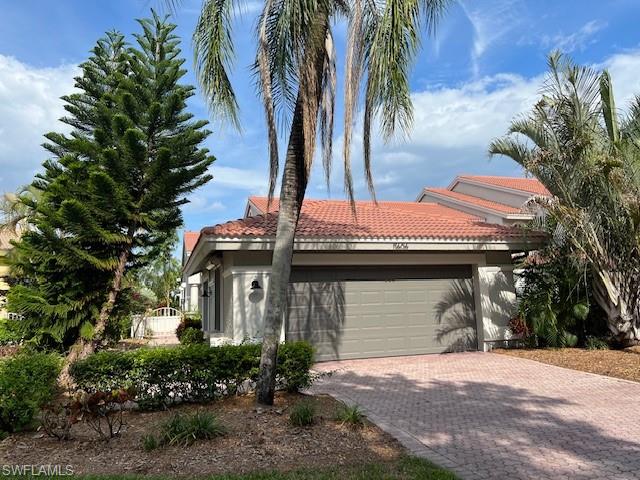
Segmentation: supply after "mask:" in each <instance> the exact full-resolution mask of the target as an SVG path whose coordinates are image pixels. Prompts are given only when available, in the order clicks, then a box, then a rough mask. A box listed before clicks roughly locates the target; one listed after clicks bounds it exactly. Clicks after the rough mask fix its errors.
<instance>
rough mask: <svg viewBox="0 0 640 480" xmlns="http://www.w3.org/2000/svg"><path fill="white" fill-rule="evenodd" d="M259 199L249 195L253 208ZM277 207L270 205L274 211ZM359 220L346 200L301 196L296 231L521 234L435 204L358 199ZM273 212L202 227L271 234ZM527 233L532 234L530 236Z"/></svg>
mask: <svg viewBox="0 0 640 480" xmlns="http://www.w3.org/2000/svg"><path fill="white" fill-rule="evenodd" d="M262 198H263V197H251V200H252V201H253V203H254V204H255V205H256V206H257V204H258V203H260V202H263V201H264V202H266V199H262ZM275 206H276V205H274V206H273V208H274V209H275ZM356 212H357V220H356V219H354V218H353V216H352V212H351V206H350V205H349V202H348V201H346V200H311V199H308V200H305V201H304V204H303V207H302V212H301V214H300V221H299V222H298V228H297V231H296V235H297V236H298V237H307V238H331V237H334V238H369V239H373V238H414V239H447V240H455V239H461V240H463V239H464V240H469V239H483V240H505V239H509V238H522V237H523V233H522V231H521V230H519V229H517V228H512V227H505V226H501V225H494V224H489V223H484V222H483V221H482V220H481V219H479V218H478V217H475V216H473V215H470V214H467V213H464V212H461V211H458V210H454V209H452V208H448V207H445V206H442V205H438V204H436V203H416V202H379V203H378V204H377V205H376V204H374V203H373V202H356ZM276 223H277V212H274V211H271V212H270V213H268V214H264V215H257V216H253V217H247V218H244V219H240V220H235V221H231V222H227V223H223V224H220V225H215V226H212V227H206V228H204V229H202V234H204V235H213V236H219V237H226V238H237V237H273V236H275V233H276ZM529 235H531V234H529Z"/></svg>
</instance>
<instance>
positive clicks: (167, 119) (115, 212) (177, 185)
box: [9, 13, 214, 362]
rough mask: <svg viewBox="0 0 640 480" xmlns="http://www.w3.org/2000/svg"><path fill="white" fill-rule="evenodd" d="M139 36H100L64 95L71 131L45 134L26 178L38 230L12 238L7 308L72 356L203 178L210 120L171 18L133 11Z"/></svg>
mask: <svg viewBox="0 0 640 480" xmlns="http://www.w3.org/2000/svg"><path fill="white" fill-rule="evenodd" d="M139 24H140V26H141V28H142V33H140V34H138V35H136V36H135V38H136V44H137V45H136V46H135V47H134V46H128V45H126V43H125V41H124V38H123V36H122V35H120V34H119V33H115V32H112V33H108V34H107V36H106V37H105V38H104V39H101V40H99V41H98V43H97V45H96V47H95V48H94V49H93V51H92V52H93V55H92V56H91V58H90V59H89V60H88V61H87V62H85V63H84V64H83V65H82V75H81V76H80V77H79V78H77V79H76V87H77V88H78V90H79V93H74V94H72V95H69V96H67V97H64V101H65V103H66V105H65V109H66V111H67V112H68V114H69V115H68V116H67V117H65V118H63V119H61V121H62V122H64V123H66V124H68V125H71V126H72V127H73V131H72V132H71V133H70V134H69V135H62V134H57V133H49V134H47V135H46V138H47V139H48V143H46V144H45V145H44V146H45V148H46V149H47V150H48V151H49V152H51V153H52V155H53V158H52V159H50V160H48V161H46V162H45V163H44V173H42V174H41V175H38V176H37V177H36V179H35V180H34V182H33V185H34V186H35V187H37V188H38V189H39V190H41V191H42V195H41V198H40V199H39V200H38V201H37V202H33V203H32V204H31V205H30V207H31V208H32V218H31V219H30V221H31V222H32V223H33V224H34V225H35V227H36V228H35V229H34V230H32V231H30V232H28V233H26V234H25V235H24V237H23V238H22V240H21V241H20V242H19V244H18V245H17V246H16V255H15V256H14V260H13V269H14V271H15V272H19V273H20V275H21V277H22V279H23V280H22V282H21V284H20V285H18V286H17V287H16V288H14V289H13V290H12V291H11V293H10V295H9V303H10V307H11V309H12V310H13V311H17V312H19V313H21V314H23V315H24V316H25V319H26V320H25V321H26V323H27V324H29V325H31V326H33V327H36V328H37V329H38V330H39V331H40V332H41V333H42V335H48V336H51V337H52V338H54V339H56V340H57V341H60V342H64V343H66V344H67V345H69V344H70V343H72V342H75V345H74V346H73V348H72V349H71V352H70V354H69V357H68V360H69V362H72V361H74V360H75V359H77V358H82V357H84V356H86V355H88V354H89V353H91V352H93V351H94V350H95V348H96V346H98V345H99V344H100V342H101V341H102V338H103V335H104V332H105V328H106V327H107V324H108V322H109V318H110V315H111V313H112V312H113V311H114V308H116V306H117V302H118V298H119V292H120V290H121V289H122V280H123V277H124V275H125V273H127V272H130V271H132V270H134V269H136V268H138V267H140V266H142V265H145V264H147V263H149V262H150V261H151V260H153V259H154V258H155V257H156V256H157V255H158V254H159V253H160V252H161V250H162V246H163V245H165V244H166V243H167V241H168V239H169V238H171V236H172V235H173V234H174V232H175V230H176V228H178V227H180V226H181V225H182V215H181V212H180V206H181V205H183V204H184V203H186V202H187V200H186V199H185V195H186V194H187V193H189V192H191V191H193V190H194V189H196V188H198V187H199V186H201V185H202V184H204V183H206V182H207V181H209V180H210V179H211V176H210V175H208V174H207V169H208V167H209V166H210V165H211V163H212V162H213V160H214V159H213V157H211V156H209V154H208V150H206V149H204V148H201V147H200V144H201V143H202V141H203V140H204V139H205V138H206V137H207V136H208V134H209V133H210V132H209V131H207V130H205V129H204V126H205V125H206V124H207V122H206V121H195V120H193V119H192V115H191V114H190V113H188V112H187V111H186V101H187V99H188V98H189V97H191V96H192V95H193V94H194V88H193V87H191V86H185V85H181V84H180V83H179V81H180V79H181V78H182V77H183V76H184V74H185V73H186V72H185V70H184V69H183V68H182V65H183V63H184V60H183V59H181V58H180V57H179V55H180V49H179V39H178V38H177V37H176V36H175V35H174V34H173V31H174V29H175V25H172V24H170V23H167V19H166V18H164V19H162V18H160V17H158V16H157V15H156V14H155V13H153V17H152V18H151V19H146V20H140V21H139Z"/></svg>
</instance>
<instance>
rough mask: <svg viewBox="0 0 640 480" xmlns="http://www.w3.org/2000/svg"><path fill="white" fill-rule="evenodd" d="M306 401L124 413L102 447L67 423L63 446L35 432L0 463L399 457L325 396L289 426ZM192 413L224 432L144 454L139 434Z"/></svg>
mask: <svg viewBox="0 0 640 480" xmlns="http://www.w3.org/2000/svg"><path fill="white" fill-rule="evenodd" d="M308 398H309V397H308V396H305V395H301V394H285V393H281V394H279V395H278V396H277V398H276V406H275V407H273V408H271V409H264V410H263V409H256V407H255V404H254V398H253V396H245V397H234V398H228V399H224V400H221V401H219V402H216V403H212V404H208V405H184V406H180V407H176V408H172V409H171V410H170V411H164V412H148V413H142V412H127V413H125V415H126V422H127V426H126V430H125V429H123V431H122V432H121V434H120V435H119V436H118V437H116V438H114V439H112V440H111V441H109V442H103V441H100V440H97V439H96V434H95V432H93V431H92V430H90V429H89V428H88V427H87V426H86V425H84V424H77V425H75V426H74V430H73V432H74V433H73V437H74V438H73V439H72V440H68V441H59V440H55V439H52V438H49V437H46V436H43V435H42V434H41V433H40V432H25V433H20V434H15V435H11V436H9V437H8V438H7V439H5V440H3V441H2V442H0V465H1V464H19V465H25V464H26V465H31V464H36V465H40V464H52V465H72V466H73V470H74V473H75V474H117V475H122V474H165V475H179V476H187V477H189V476H203V475H209V474H219V473H231V472H233V473H249V472H254V471H259V470H260V471H282V472H286V471H291V470H297V469H300V468H328V467H336V466H348V465H358V464H364V463H370V462H390V461H395V460H397V459H398V458H400V457H401V456H402V455H403V453H404V449H403V448H402V446H401V445H400V444H399V443H398V442H397V441H396V440H394V439H393V438H392V437H390V436H389V435H387V434H386V433H384V432H383V431H381V430H380V429H379V428H377V427H376V426H374V425H372V424H370V423H367V424H366V425H365V426H364V427H360V428H353V427H350V426H347V425H340V424H339V423H338V422H336V421H335V420H333V416H334V413H335V410H336V407H337V405H338V403H337V402H336V400H334V399H333V398H331V397H329V396H316V397H313V400H314V401H315V402H316V405H317V414H318V418H317V421H316V423H315V424H314V425H312V426H310V427H307V428H297V427H293V426H291V425H290V424H289V408H290V407H291V406H292V405H294V404H295V403H297V402H299V401H301V400H303V399H308ZM197 409H204V410H208V411H211V412H213V413H214V414H215V415H216V416H217V417H218V418H219V419H220V421H221V423H222V424H223V425H225V426H226V427H227V428H228V433H227V434H226V435H225V436H224V437H221V438H218V439H215V440H209V441H198V442H196V443H194V444H193V445H191V446H189V447H178V446H171V447H160V448H158V449H156V450H153V451H151V452H145V451H144V450H143V448H142V437H143V435H144V434H146V433H156V432H157V425H158V423H159V422H161V421H162V420H164V419H166V418H167V417H169V416H170V415H172V414H174V413H176V412H182V413H186V412H192V411H195V410H197Z"/></svg>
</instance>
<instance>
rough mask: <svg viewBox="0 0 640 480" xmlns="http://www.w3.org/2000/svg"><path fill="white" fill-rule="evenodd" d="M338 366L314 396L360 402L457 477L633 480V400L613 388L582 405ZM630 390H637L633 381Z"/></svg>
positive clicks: (639, 453)
mask: <svg viewBox="0 0 640 480" xmlns="http://www.w3.org/2000/svg"><path fill="white" fill-rule="evenodd" d="M463 355H464V354H463ZM414 358H415V357H414ZM441 358H443V359H444V358H447V356H442V357H441ZM360 362H363V361H360ZM372 362H384V360H373V361H372ZM345 363H347V366H346V367H344V368H343V369H341V370H338V371H336V372H335V373H334V374H333V375H331V376H330V377H328V378H325V379H323V380H322V381H320V382H319V383H318V384H317V385H316V386H314V387H313V390H314V392H322V393H329V394H332V395H334V396H336V397H338V398H339V399H341V400H344V401H347V402H349V403H356V404H359V405H360V406H362V407H363V408H364V409H365V410H366V411H367V413H368V414H369V415H370V417H371V419H372V420H374V421H375V422H376V423H379V424H380V425H381V426H382V427H383V428H385V429H386V430H387V431H389V433H392V434H394V435H395V436H397V437H398V438H399V439H400V440H401V441H403V443H405V444H406V445H407V446H408V447H409V448H411V450H413V451H414V453H417V454H420V455H424V456H426V457H427V458H429V459H431V460H432V461H434V462H436V463H440V464H441V465H442V466H445V467H448V468H451V469H452V470H454V471H455V472H456V473H458V474H459V475H460V476H461V477H462V478H470V479H471V478H500V479H502V478H504V479H511V478H514V479H517V478H522V479H544V478H550V479H551V478H552V479H561V478H570V479H579V478H585V479H586V478H588V479H594V478H606V479H617V478H619V479H636V478H638V479H640V432H637V433H636V432H634V431H633V430H634V426H633V422H631V421H630V416H629V415H630V414H631V412H634V415H635V412H637V411H638V409H637V407H638V406H639V404H640V398H638V397H636V401H635V403H636V404H635V405H633V404H627V405H624V406H622V408H621V409H620V410H618V409H617V408H616V407H615V406H614V404H613V403H612V402H614V401H616V392H615V391H611V399H610V401H609V399H607V398H600V399H599V400H594V401H587V402H583V401H582V398H580V395H583V393H582V391H581V390H580V391H577V392H576V396H575V397H574V398H572V397H571V396H570V395H556V394H549V395H544V394H538V393H536V389H535V388H525V387H519V386H513V385H506V384H501V383H498V382H495V381H481V380H478V381H475V380H469V379H466V378H465V379H460V378H459V377H460V376H459V375H456V374H455V372H454V373H450V374H448V373H447V371H440V372H439V374H438V375H433V376H432V377H431V378H424V379H419V380H416V379H415V378H411V377H410V376H408V375H406V374H404V373H402V372H398V371H393V369H392V368H391V369H390V370H391V371H389V372H386V373H385V372H383V371H377V368H374V369H373V371H372V372H367V371H366V366H365V367H362V368H359V367H356V368H351V367H350V366H348V364H349V362H345ZM332 365H333V367H335V366H336V365H340V364H339V363H334V364H332ZM362 365H366V364H362ZM339 368H340V367H339ZM320 369H324V370H330V368H323V367H322V365H321V366H320ZM411 376H414V375H411ZM447 377H450V378H447ZM606 380H610V379H606ZM594 381H595V379H594ZM613 385H614V386H615V384H613ZM584 386H585V388H588V385H586V384H585V385H584ZM628 387H634V388H635V387H637V389H638V390H637V391H638V393H640V385H638V386H636V385H628ZM568 388H570V387H568ZM621 388H623V389H625V388H626V386H625V385H622V386H621ZM627 390H628V389H627ZM627 393H628V392H627ZM627 393H625V396H626V395H627ZM625 398H626V397H625ZM619 400H620V401H623V400H624V398H621V399H619ZM612 409H615V411H613V412H612ZM621 412H626V415H621V414H620V413H621ZM617 417H619V418H617ZM417 442H420V444H422V445H420V444H418V443H417ZM416 445H418V448H416Z"/></svg>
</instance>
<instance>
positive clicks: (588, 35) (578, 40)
mask: <svg viewBox="0 0 640 480" xmlns="http://www.w3.org/2000/svg"><path fill="white" fill-rule="evenodd" d="M606 26H607V23H606V22H603V21H600V20H591V21H590V22H587V23H585V24H584V25H583V26H582V27H580V29H579V30H578V31H577V32H574V33H571V34H569V35H565V34H562V33H559V34H557V35H545V36H543V37H542V46H543V47H545V48H548V49H553V50H561V51H562V52H564V53H571V52H574V51H583V50H585V49H586V48H587V47H588V46H589V45H591V44H593V43H595V41H596V39H595V38H594V36H595V35H596V33H598V32H599V31H601V30H602V29H604V28H606Z"/></svg>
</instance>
